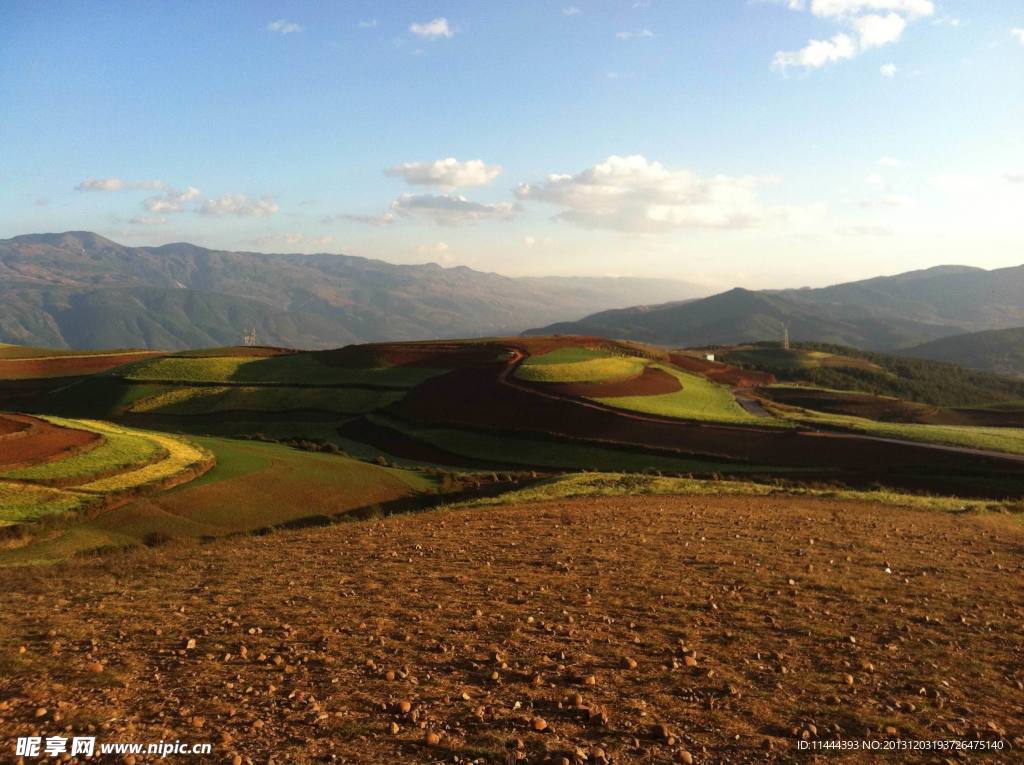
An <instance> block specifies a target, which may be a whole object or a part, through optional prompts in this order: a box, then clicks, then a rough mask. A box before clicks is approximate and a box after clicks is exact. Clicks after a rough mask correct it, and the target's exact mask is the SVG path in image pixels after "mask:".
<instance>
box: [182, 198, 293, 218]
mask: <svg viewBox="0 0 1024 765" xmlns="http://www.w3.org/2000/svg"><path fill="white" fill-rule="evenodd" d="M279 209H280V208H279V207H278V205H277V202H275V201H274V198H273V197H271V196H262V197H260V198H259V199H253V198H251V197H248V196H246V195H245V194H225V195H223V196H222V197H219V198H217V199H204V200H203V203H202V204H201V205H200V206H199V210H198V212H200V213H201V214H203V215H215V216H218V217H224V216H227V215H234V216H235V217H238V218H263V217H266V216H268V215H273V214H274V213H276V212H277V211H278V210H279Z"/></svg>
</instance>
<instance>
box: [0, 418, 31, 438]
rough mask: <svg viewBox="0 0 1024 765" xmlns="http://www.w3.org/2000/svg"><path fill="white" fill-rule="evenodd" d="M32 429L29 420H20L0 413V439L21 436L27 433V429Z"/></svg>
mask: <svg viewBox="0 0 1024 765" xmlns="http://www.w3.org/2000/svg"><path fill="white" fill-rule="evenodd" d="M31 430H32V424H31V423H29V422H22V421H21V420H13V419H10V418H8V417H4V416H3V415H0V440H3V439H10V438H21V437H23V436H26V435H28V431H31Z"/></svg>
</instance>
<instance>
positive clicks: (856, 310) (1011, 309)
mask: <svg viewBox="0 0 1024 765" xmlns="http://www.w3.org/2000/svg"><path fill="white" fill-rule="evenodd" d="M783 323H786V324H787V325H788V326H789V331H790V336H791V337H792V339H793V340H803V341H814V342H828V343H836V344H840V345H848V346H854V347H858V348H867V349H871V350H883V351H884V350H894V349H898V348H903V347H907V346H911V345H917V344H920V343H925V342H928V341H930V340H935V339H937V338H941V337H946V336H949V335H956V334H962V333H964V332H967V331H973V330H978V329H997V328H1003V327H1010V326H1018V325H1021V324H1024V266H1018V267H1016V268H1003V269H999V270H996V271H985V270H983V269H980V268H967V267H964V266H940V267H938V268H932V269H928V270H926V271H913V272H910V273H906V274H900V275H898V276H886V277H878V278H874V279H866V280H864V281H858V282H849V283H847V284H839V285H835V286H832V287H823V288H818V289H809V288H804V289H793V290H766V291H760V292H754V291H750V290H745V289H739V288H737V289H733V290H730V291H728V292H723V293H721V294H718V295H712V296H711V297H707V298H703V299H700V300H690V301H686V302H675V303H666V304H662V305H647V306H638V307H633V308H626V309H620V310H613V311H602V312H600V313H596V314H592V315H590V316H587V317H585V318H583V319H580V320H579V321H575V322H562V323H557V324H552V325H549V326H545V327H541V328H538V329H532V330H530V331H529V332H530V334H550V333H560V334H601V335H607V336H610V337H617V338H626V339H633V340H643V341H647V342H652V343H660V344H665V345H700V344H713V343H738V342H750V341H756V340H774V339H780V338H781V336H782V324H783Z"/></svg>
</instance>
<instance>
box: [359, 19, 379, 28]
mask: <svg viewBox="0 0 1024 765" xmlns="http://www.w3.org/2000/svg"><path fill="white" fill-rule="evenodd" d="M358 26H359V28H360V29H376V28H377V19H363V20H362V21H360V22H359V25H358Z"/></svg>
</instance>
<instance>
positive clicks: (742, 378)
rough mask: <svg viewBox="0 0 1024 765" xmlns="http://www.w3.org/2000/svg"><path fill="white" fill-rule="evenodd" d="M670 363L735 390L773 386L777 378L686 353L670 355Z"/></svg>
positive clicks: (767, 373) (769, 374)
mask: <svg viewBox="0 0 1024 765" xmlns="http://www.w3.org/2000/svg"><path fill="white" fill-rule="evenodd" d="M669 361H671V362H672V363H673V364H675V365H676V366H677V367H679V368H680V369H683V370H685V371H687V372H694V373H696V374H699V375H704V377H706V378H708V379H709V380H713V381H714V382H716V383H720V384H721V385H730V386H732V387H735V388H752V387H754V386H755V385H771V384H772V383H773V382H775V376H774V375H772V374H771V373H769V372H758V371H757V370H754V369H740V368H739V367H734V366H730V365H729V364H723V363H721V362H719V361H708V360H707V359H698V358H694V357H693V356H687V355H686V354H685V353H670V354H669Z"/></svg>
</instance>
